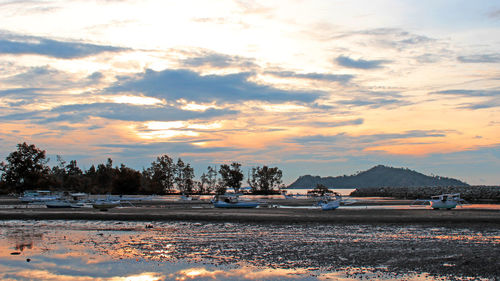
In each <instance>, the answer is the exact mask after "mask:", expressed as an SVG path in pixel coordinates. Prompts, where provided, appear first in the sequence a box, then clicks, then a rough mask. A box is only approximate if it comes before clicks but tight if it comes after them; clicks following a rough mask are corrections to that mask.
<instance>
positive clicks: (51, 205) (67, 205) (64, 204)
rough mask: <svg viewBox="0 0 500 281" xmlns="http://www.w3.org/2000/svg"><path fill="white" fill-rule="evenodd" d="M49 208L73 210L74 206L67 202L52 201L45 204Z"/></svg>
mask: <svg viewBox="0 0 500 281" xmlns="http://www.w3.org/2000/svg"><path fill="white" fill-rule="evenodd" d="M45 206H47V208H73V204H72V203H71V202H69V201H67V200H51V201H47V202H45Z"/></svg>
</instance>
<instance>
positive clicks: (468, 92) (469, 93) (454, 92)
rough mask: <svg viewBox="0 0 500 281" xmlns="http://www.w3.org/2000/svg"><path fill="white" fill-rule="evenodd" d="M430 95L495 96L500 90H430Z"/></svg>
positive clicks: (499, 93) (499, 94)
mask: <svg viewBox="0 0 500 281" xmlns="http://www.w3.org/2000/svg"><path fill="white" fill-rule="evenodd" d="M430 94H431V95H453V96H463V97H496V96H500V90H462V89H456V90H445V91H439V92H431V93H430Z"/></svg>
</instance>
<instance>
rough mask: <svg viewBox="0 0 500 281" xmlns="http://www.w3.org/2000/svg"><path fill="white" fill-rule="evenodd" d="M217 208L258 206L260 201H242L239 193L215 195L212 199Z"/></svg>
mask: <svg viewBox="0 0 500 281" xmlns="http://www.w3.org/2000/svg"><path fill="white" fill-rule="evenodd" d="M212 204H213V205H214V207H215V208H257V207H258V206H259V204H260V203H259V202H255V201H242V200H240V199H239V195H237V194H225V195H215V197H214V198H213V199H212Z"/></svg>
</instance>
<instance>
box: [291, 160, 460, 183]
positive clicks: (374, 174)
mask: <svg viewBox="0 0 500 281" xmlns="http://www.w3.org/2000/svg"><path fill="white" fill-rule="evenodd" d="M318 184H322V185H324V186H326V187H328V188H363V187H418V186H428V187H438V186H469V185H468V184H467V183H465V182H462V181H460V180H457V179H453V178H446V177H441V176H426V175H424V174H421V173H419V172H416V171H413V170H409V169H405V168H393V167H387V166H383V165H378V166H375V167H373V168H371V169H369V170H366V171H364V172H360V173H358V174H355V175H351V176H338V177H319V176H311V175H305V176H301V177H299V178H298V179H297V180H296V181H295V182H293V183H292V184H290V185H289V186H288V188H314V187H316V185H318Z"/></svg>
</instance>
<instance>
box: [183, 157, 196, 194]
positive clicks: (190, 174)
mask: <svg viewBox="0 0 500 281" xmlns="http://www.w3.org/2000/svg"><path fill="white" fill-rule="evenodd" d="M193 178H194V169H193V168H192V167H191V165H189V164H187V165H186V166H185V167H184V168H183V169H182V185H183V188H184V190H181V192H182V193H186V194H191V193H193V187H194V181H193Z"/></svg>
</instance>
